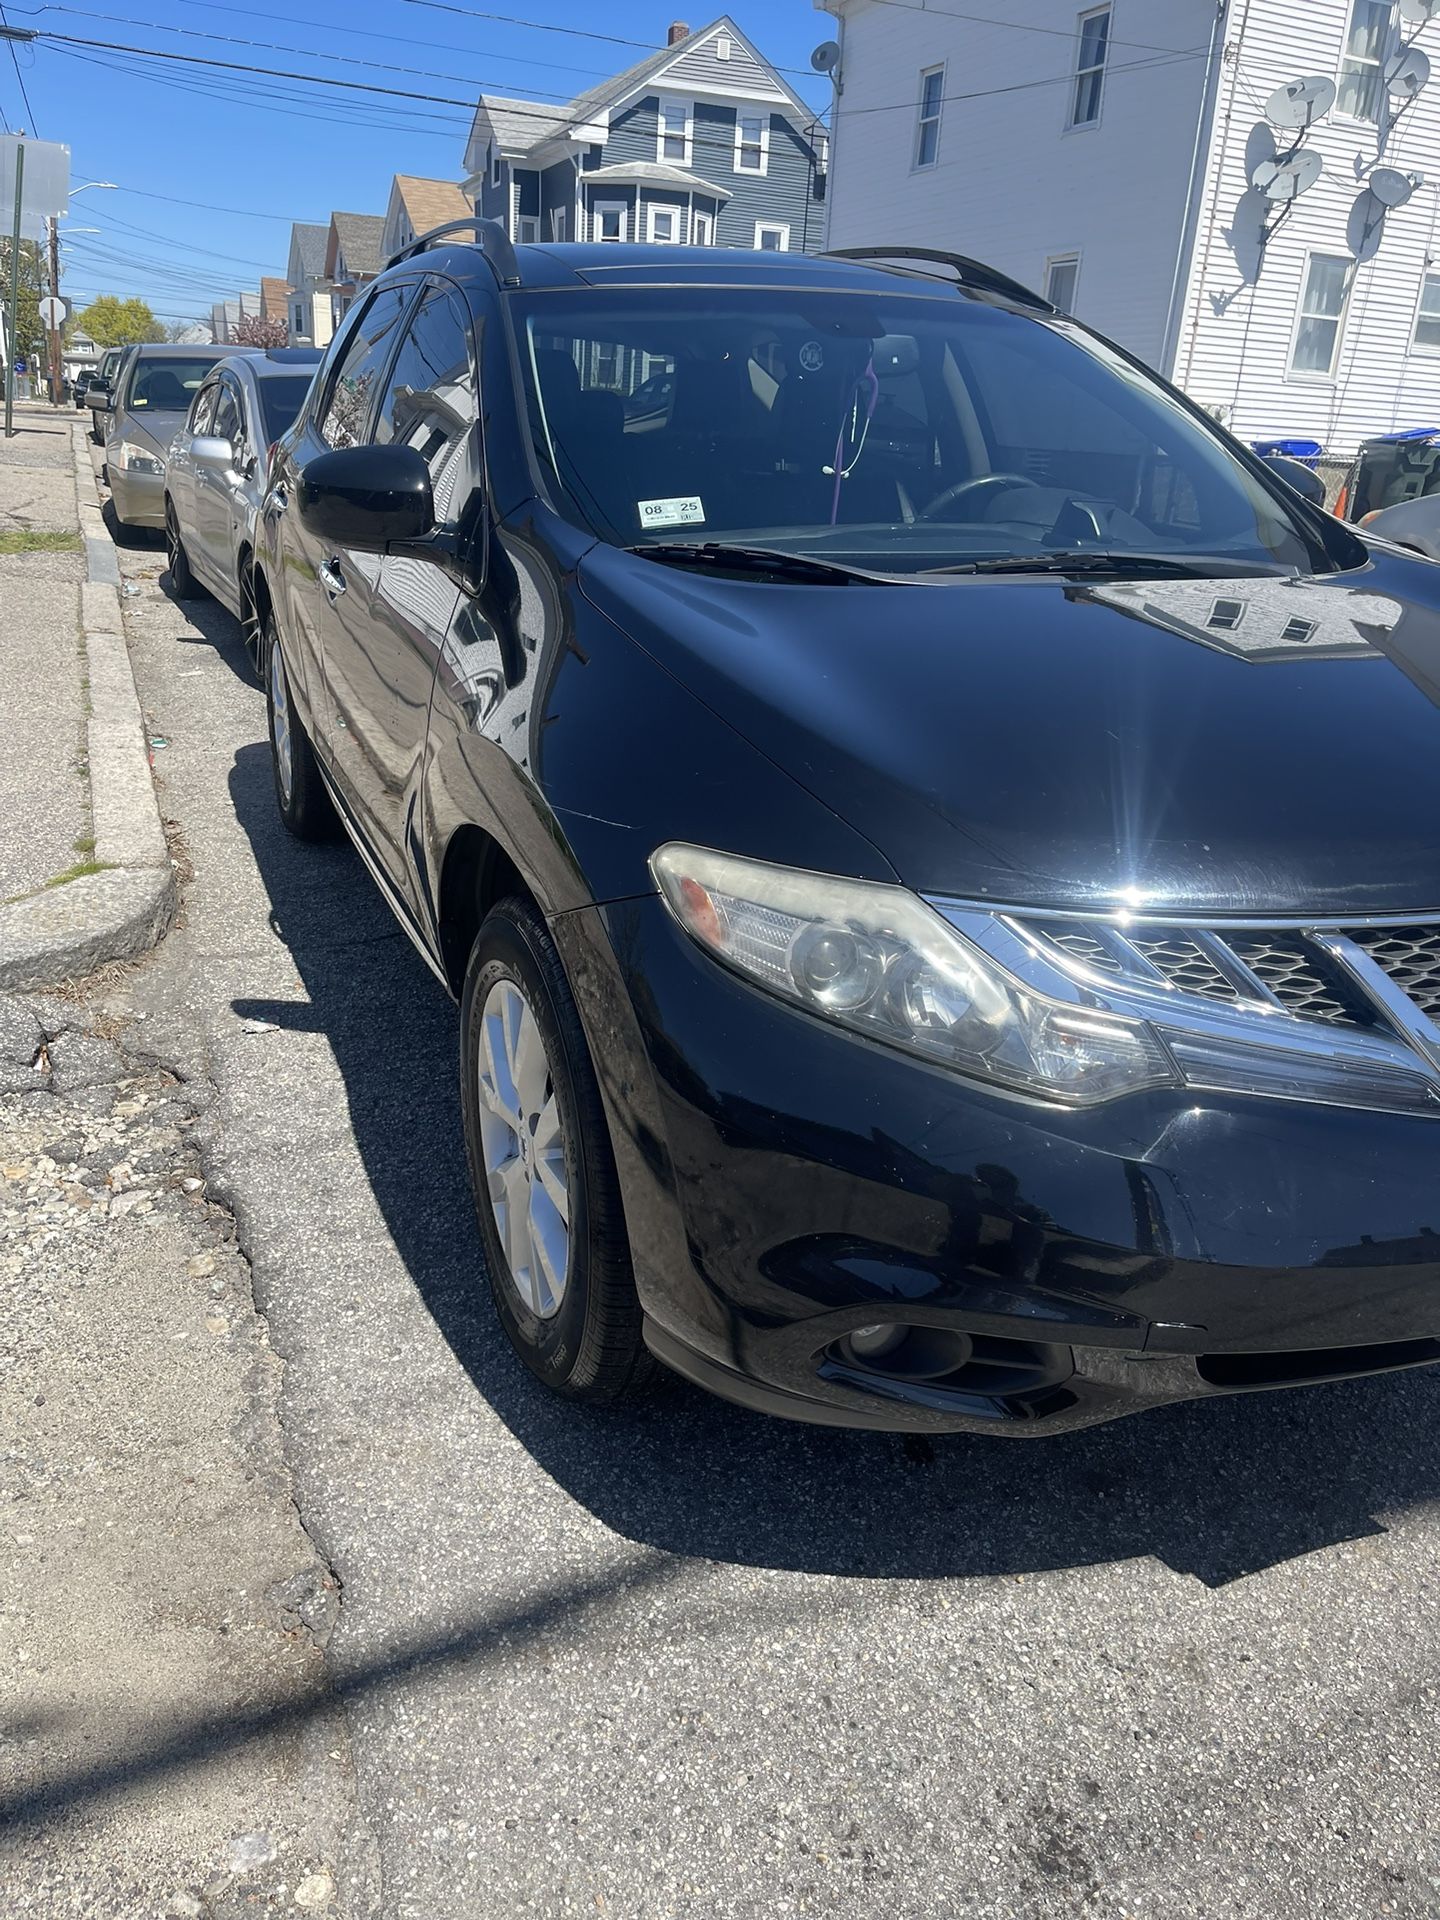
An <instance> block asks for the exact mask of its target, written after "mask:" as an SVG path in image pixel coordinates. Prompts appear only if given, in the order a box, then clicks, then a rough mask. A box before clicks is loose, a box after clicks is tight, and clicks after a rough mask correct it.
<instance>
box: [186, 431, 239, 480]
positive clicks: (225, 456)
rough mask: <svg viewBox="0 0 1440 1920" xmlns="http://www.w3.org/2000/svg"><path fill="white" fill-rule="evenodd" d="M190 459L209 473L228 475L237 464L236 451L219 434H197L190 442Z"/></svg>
mask: <svg viewBox="0 0 1440 1920" xmlns="http://www.w3.org/2000/svg"><path fill="white" fill-rule="evenodd" d="M190 458H191V459H192V460H193V461H194V462H195V464H196V466H197V467H204V469H205V471H206V472H207V473H228V472H229V471H230V469H231V468H232V467H233V466H234V464H235V449H234V448H233V447H232V446H231V444H230V442H229V441H228V440H223V439H221V438H220V436H219V435H218V434H213V433H197V434H196V436H195V438H194V439H193V440H192V441H191V442H190Z"/></svg>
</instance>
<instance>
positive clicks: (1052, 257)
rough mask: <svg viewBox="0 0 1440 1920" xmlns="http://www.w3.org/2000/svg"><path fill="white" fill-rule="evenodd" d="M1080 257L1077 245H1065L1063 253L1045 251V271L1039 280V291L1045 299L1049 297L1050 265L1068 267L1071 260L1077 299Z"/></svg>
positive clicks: (1081, 256)
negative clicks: (1073, 268)
mask: <svg viewBox="0 0 1440 1920" xmlns="http://www.w3.org/2000/svg"><path fill="white" fill-rule="evenodd" d="M1082 259H1083V255H1082V254H1081V251H1080V249H1079V247H1067V248H1066V250H1065V252H1064V253H1047V254H1046V256H1045V273H1044V276H1043V278H1042V279H1041V282H1040V291H1041V292H1042V293H1043V294H1044V296H1045V298H1046V299H1047V300H1048V299H1049V298H1050V269H1051V268H1052V267H1068V266H1070V265H1071V264H1072V262H1073V264H1074V267H1075V296H1076V298H1077V299H1078V298H1079V294H1080V267H1081V262H1082ZM1061 311H1062V312H1065V311H1066V309H1064V308H1062V309H1061Z"/></svg>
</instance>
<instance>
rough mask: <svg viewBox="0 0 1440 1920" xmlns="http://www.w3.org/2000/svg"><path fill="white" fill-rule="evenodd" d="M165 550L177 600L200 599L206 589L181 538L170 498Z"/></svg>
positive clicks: (172, 590) (166, 516)
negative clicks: (192, 565) (198, 578)
mask: <svg viewBox="0 0 1440 1920" xmlns="http://www.w3.org/2000/svg"><path fill="white" fill-rule="evenodd" d="M165 551H166V554H167V556H168V559H169V565H170V591H171V592H172V593H173V594H174V596H175V598H176V599H177V600H198V599H199V598H200V597H201V595H202V594H203V593H204V591H205V589H204V588H203V587H202V586H201V584H200V582H199V581H198V580H197V579H196V578H195V575H194V573H193V572H192V570H191V567H190V556H189V554H188V553H186V551H185V542H184V541H183V540H182V539H181V538H180V523H179V521H178V520H177V519H176V518H175V506H174V503H173V501H170V500H167V501H166V502H165Z"/></svg>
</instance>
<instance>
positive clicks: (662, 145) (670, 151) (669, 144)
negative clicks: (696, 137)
mask: <svg viewBox="0 0 1440 1920" xmlns="http://www.w3.org/2000/svg"><path fill="white" fill-rule="evenodd" d="M692 133H693V123H692V121H691V118H690V107H689V104H688V102H686V101H684V100H662V101H661V102H660V112H659V115H658V118H657V125H656V130H655V158H656V159H657V160H662V161H664V160H668V161H669V162H670V164H671V165H672V166H681V167H688V166H689V164H690V143H691V137H692Z"/></svg>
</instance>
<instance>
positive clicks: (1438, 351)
mask: <svg viewBox="0 0 1440 1920" xmlns="http://www.w3.org/2000/svg"><path fill="white" fill-rule="evenodd" d="M1427 280H1434V281H1435V282H1436V283H1437V285H1440V272H1435V271H1432V270H1431V269H1430V268H1429V267H1426V268H1424V270H1423V271H1422V272H1421V275H1420V290H1419V292H1418V293H1417V294H1416V295H1415V311H1414V313H1412V314H1411V316H1410V345H1409V348H1408V349H1407V351H1408V352H1410V353H1418V354H1419V356H1420V358H1421V359H1422V360H1440V347H1427V346H1424V345H1422V344H1421V342H1420V341H1419V340H1417V339H1416V337H1415V336H1416V335H1417V334H1418V333H1419V331H1420V318H1421V315H1420V303H1421V301H1422V300H1423V299H1424V298H1425V282H1426V281H1427ZM1425 318H1426V319H1427V320H1440V313H1427V314H1426V315H1425Z"/></svg>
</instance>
